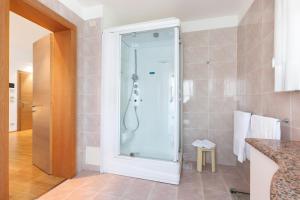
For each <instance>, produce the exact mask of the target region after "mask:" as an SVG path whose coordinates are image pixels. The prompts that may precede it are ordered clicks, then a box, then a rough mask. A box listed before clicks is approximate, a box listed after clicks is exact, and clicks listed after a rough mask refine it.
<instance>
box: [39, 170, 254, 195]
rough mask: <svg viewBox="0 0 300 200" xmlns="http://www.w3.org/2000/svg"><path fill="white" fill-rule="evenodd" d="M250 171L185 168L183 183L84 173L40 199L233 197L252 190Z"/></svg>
mask: <svg viewBox="0 0 300 200" xmlns="http://www.w3.org/2000/svg"><path fill="white" fill-rule="evenodd" d="M247 176H248V175H247V174H245V173H244V170H242V168H241V167H226V166H218V171H217V172H216V173H215V174H212V173H211V172H210V171H209V170H205V171H204V172H203V173H197V172H196V171H195V170H194V169H184V170H183V172H182V178H181V182H180V185H178V186H175V185H169V184H163V183H158V182H153V181H146V180H141V179H134V178H129V177H124V176H117V175H112V174H102V175H100V174H95V173H92V172H82V173H81V174H80V175H79V176H78V177H77V178H75V179H72V180H68V181H66V182H64V183H63V184H61V185H60V186H58V187H57V188H55V189H53V190H52V191H50V192H49V193H47V194H46V195H44V196H42V197H41V198H39V199H40V200H57V199H59V200H77V199H78V200H93V199H94V200H231V196H230V193H229V189H230V188H236V189H238V190H242V191H249V183H248V181H247V180H248V178H247Z"/></svg>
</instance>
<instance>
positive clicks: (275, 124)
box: [246, 115, 281, 160]
mask: <svg viewBox="0 0 300 200" xmlns="http://www.w3.org/2000/svg"><path fill="white" fill-rule="evenodd" d="M249 138H260V139H273V140H280V139H281V129H280V121H279V120H278V119H275V118H270V117H263V116H259V115H252V117H251V126H250V132H249ZM246 154H247V158H248V159H249V160H250V150H249V147H247V150H246Z"/></svg>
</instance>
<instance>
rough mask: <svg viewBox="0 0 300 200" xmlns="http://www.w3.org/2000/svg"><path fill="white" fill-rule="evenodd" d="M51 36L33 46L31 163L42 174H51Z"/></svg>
mask: <svg viewBox="0 0 300 200" xmlns="http://www.w3.org/2000/svg"><path fill="white" fill-rule="evenodd" d="M52 43H53V38H52V35H49V36H46V37H44V38H42V39H40V40H38V41H36V42H35V43H34V44H33V105H32V112H33V127H32V161H33V164H34V165H35V166H37V167H38V168H40V169H41V170H43V171H44V172H46V173H48V174H51V173H52V134H51V129H50V120H51V117H50V116H51V112H50V110H51V108H50V104H51V101H50V100H51V63H52V61H51V60H52V50H53V44H52Z"/></svg>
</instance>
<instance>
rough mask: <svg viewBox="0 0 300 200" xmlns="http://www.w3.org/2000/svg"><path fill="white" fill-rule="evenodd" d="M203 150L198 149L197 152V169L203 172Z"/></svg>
mask: <svg viewBox="0 0 300 200" xmlns="http://www.w3.org/2000/svg"><path fill="white" fill-rule="evenodd" d="M202 159H203V158H202V150H201V149H198V152H197V171H198V172H202Z"/></svg>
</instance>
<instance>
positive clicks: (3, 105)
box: [0, 0, 76, 200]
mask: <svg viewBox="0 0 300 200" xmlns="http://www.w3.org/2000/svg"><path fill="white" fill-rule="evenodd" d="M9 11H12V12H14V13H16V14H18V15H20V16H22V17H24V18H26V19H27V20H30V21H31V22H34V23H36V24H38V25H40V26H42V27H43V28H46V29H48V30H49V31H51V32H53V34H52V36H49V39H50V38H51V39H50V43H51V45H52V46H51V48H50V50H49V51H50V52H51V56H50V59H49V61H50V63H51V66H50V68H51V69H50V70H49V72H48V75H49V88H50V89H49V91H50V93H48V95H49V96H48V97H49V98H48V100H49V102H48V103H49V105H51V106H49V108H48V109H46V110H47V111H48V116H49V120H48V122H49V123H46V124H47V125H48V129H47V130H49V134H48V136H49V138H48V139H49V142H46V147H47V148H48V149H49V151H46V153H45V152H42V151H35V150H32V152H38V153H39V154H36V156H35V155H34V153H33V155H32V163H33V164H35V166H38V167H37V168H38V169H39V170H41V171H42V172H43V173H46V175H51V176H54V177H61V178H63V179H65V178H72V177H73V176H74V175H75V174H76V128H75V127H76V122H75V121H76V26H75V25H73V24H72V23H70V22H69V21H67V20H66V19H64V18H62V17H61V16H59V15H57V14H56V13H55V12H53V11H52V10H50V9H49V8H47V7H46V6H44V5H43V4H41V3H39V2H38V1H29V0H2V1H0V75H1V78H0V199H1V200H7V199H9V186H10V185H13V187H14V188H16V189H21V188H18V187H17V185H16V184H14V182H13V181H12V180H11V179H10V170H9V164H10V163H9V161H10V160H9V150H10V149H11V148H13V147H14V146H13V144H14V143H13V142H11V144H9V139H10V137H9V136H10V135H9V133H8V132H9V101H10V99H9V87H8V86H12V85H13V84H9V56H10V55H9V42H8V41H9V27H10V24H9V18H10V17H9ZM39 52H46V50H42V51H39ZM33 73H34V72H33ZM29 77H30V76H29V74H25V73H23V74H22V75H21V74H20V79H21V80H22V81H24V85H21V87H23V86H26V80H29ZM32 77H34V76H32ZM39 77H42V76H39ZM34 85H35V84H34V78H33V86H34ZM36 85H37V84H36ZM39 85H41V84H39ZM22 89H24V90H23V91H20V92H22V95H23V94H24V96H23V97H22V98H21V99H20V101H21V102H20V105H21V108H20V109H18V112H21V113H20V115H21V116H23V117H24V119H23V118H21V120H20V122H18V128H20V129H27V128H30V119H29V120H28V118H30V114H29V111H30V106H29V105H30V102H29V101H30V98H28V96H27V95H28V93H30V89H28V88H27V90H26V87H25V88H22ZM37 89H38V88H37ZM32 94H33V95H32V108H31V110H32V112H33V115H32V124H31V127H32V128H33V130H34V129H35V127H36V125H35V121H37V120H35V119H34V118H35V114H37V113H40V114H41V113H42V112H39V111H41V110H44V111H45V109H44V108H45V106H44V105H43V106H41V105H40V102H39V101H36V100H35V99H36V98H35V96H34V87H33V90H32ZM38 99H39V98H38ZM40 99H41V98H40ZM27 104H28V107H27V106H26V105H27ZM22 107H23V109H22ZM41 115H43V114H41ZM26 116H27V117H26ZM37 119H39V120H40V119H41V117H40V116H37ZM39 124H40V123H39ZM37 126H38V125H37ZM43 127H44V126H43ZM38 128H41V127H38ZM28 130H29V131H26V130H25V131H21V133H19V134H18V137H19V139H18V141H19V142H21V141H22V143H23V144H24V146H27V147H34V148H39V147H43V149H45V148H44V147H45V144H42V142H45V140H44V139H43V140H40V141H39V139H41V138H44V136H41V137H37V138H36V139H34V137H33V139H32V140H31V139H28V138H30V135H32V133H30V130H31V129H28ZM40 132H43V131H40ZM43 133H44V132H43ZM33 135H34V134H33ZM12 138H13V137H12ZM15 141H16V140H15ZM30 141H32V142H33V144H30ZM35 142H36V143H35ZM28 149H30V148H28ZM39 150H40V149H39ZM15 152H17V153H20V152H21V153H25V152H26V151H23V150H22V151H19V150H16V148H15ZM17 153H16V154H14V155H17ZM47 153H48V154H47ZM25 154H26V153H25ZM46 154H47V156H46V158H47V160H48V162H47V163H46V164H45V163H42V162H41V161H40V160H39V158H41V157H45V155H46ZM27 156H28V154H27ZM23 159H25V160H26V157H24V158H23ZM32 163H30V165H32ZM45 166H46V167H45ZM12 167H14V166H12ZM34 173H35V172H34ZM26 174H27V173H26V172H24V171H23V172H22V171H21V172H20V173H19V174H18V177H20V178H25V177H26ZM27 189H28V188H27ZM34 198H35V197H34ZM23 199H24V198H23Z"/></svg>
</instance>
